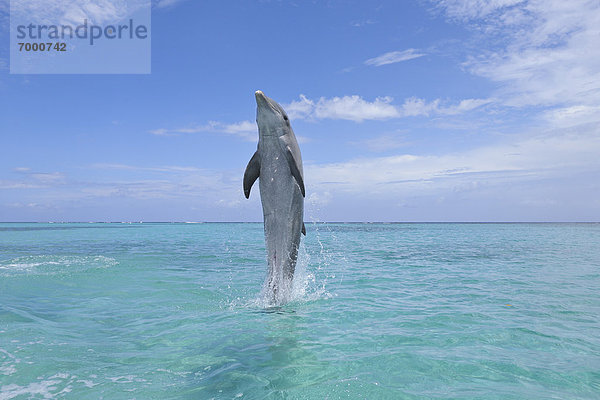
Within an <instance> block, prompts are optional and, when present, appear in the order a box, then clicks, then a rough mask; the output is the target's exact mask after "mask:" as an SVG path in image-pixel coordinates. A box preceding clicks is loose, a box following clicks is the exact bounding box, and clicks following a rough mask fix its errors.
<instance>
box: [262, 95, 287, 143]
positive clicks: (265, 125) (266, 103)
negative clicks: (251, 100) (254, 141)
mask: <svg viewBox="0 0 600 400" xmlns="http://www.w3.org/2000/svg"><path fill="white" fill-rule="evenodd" d="M254 95H255V96H256V123H257V124H258V134H259V139H262V138H265V137H271V136H272V137H279V136H283V135H285V134H286V133H288V132H289V131H290V130H291V129H292V128H291V126H290V119H289V118H288V116H287V114H286V112H285V111H284V109H283V107H281V106H280V105H279V104H277V102H276V101H275V100H272V99H270V98H268V97H267V96H265V94H264V93H263V92H261V91H260V90H257V91H256V92H255V93H254Z"/></svg>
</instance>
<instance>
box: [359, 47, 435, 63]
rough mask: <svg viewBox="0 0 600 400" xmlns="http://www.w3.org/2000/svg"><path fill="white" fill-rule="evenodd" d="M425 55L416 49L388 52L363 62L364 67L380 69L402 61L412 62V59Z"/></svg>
mask: <svg viewBox="0 0 600 400" xmlns="http://www.w3.org/2000/svg"><path fill="white" fill-rule="evenodd" d="M424 55H425V53H421V52H419V50H416V49H408V50H403V51H390V52H388V53H385V54H382V55H380V56H377V57H374V58H369V59H368V60H366V61H365V64H366V65H373V66H375V67H380V66H382V65H387V64H394V63H399V62H402V61H408V60H412V59H414V58H419V57H423V56H424Z"/></svg>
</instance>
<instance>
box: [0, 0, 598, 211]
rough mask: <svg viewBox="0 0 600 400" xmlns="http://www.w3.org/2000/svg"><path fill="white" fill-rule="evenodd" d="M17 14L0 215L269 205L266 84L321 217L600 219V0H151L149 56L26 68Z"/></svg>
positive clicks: (5, 10) (3, 118)
mask: <svg viewBox="0 0 600 400" xmlns="http://www.w3.org/2000/svg"><path fill="white" fill-rule="evenodd" d="M14 1H19V0H14ZM29 1H32V0H29ZM34 1H36V0H34ZM37 1H40V2H42V0H37ZM85 1H86V2H87V3H88V4H92V5H94V4H96V5H98V6H99V7H96V9H100V10H101V9H102V7H103V6H106V3H107V2H110V1H111V0H85ZM114 1H117V0H114ZM44 2H45V3H46V4H47V0H44ZM8 14H9V7H8V1H7V0H0V110H1V111H0V221H261V220H262V209H261V206H260V197H259V192H258V191H253V192H252V195H251V198H250V199H249V200H246V199H245V198H244V194H243V190H242V176H243V173H244V169H245V167H246V164H247V163H248V161H249V160H250V157H251V156H252V154H253V153H254V151H255V150H256V143H257V140H258V133H257V127H256V123H255V118H256V103H255V99H254V91H256V90H259V89H260V90H262V91H263V92H264V93H265V94H267V95H268V96H269V97H271V98H272V99H274V100H275V101H277V102H279V103H280V104H281V105H282V106H283V107H284V108H285V109H286V110H287V112H288V114H289V116H290V120H291V123H292V127H293V129H294V131H295V133H296V136H297V137H298V140H299V143H300V148H301V151H302V158H303V162H304V176H305V179H304V180H305V186H306V199H305V220H306V221H308V222H311V221H397V222H408V221H414V222H419V221H448V222H449V221H489V222H499V221H511V222H516V221H539V222H551V221H600V179H599V177H600V124H599V123H600V46H598V38H599V37H600V1H597V0H595V1H583V0H571V1H568V2H567V1H562V0H543V1H528V0H490V1H483V0H464V1H458V0H430V1H429V0H417V1H395V0H390V1H368V2H366V1H358V0H356V1H353V0H329V1H316V0H315V1H310V2H309V1H287V0H280V1H266V0H263V1H242V0H240V1H234V0H232V1H211V0H202V1H198V0H154V1H153V3H152V26H151V40H152V64H151V73H150V74H140V75H135V74H122V75H119V74H108V75H90V74H79V75H76V74H73V75H69V74H64V75H21V74H10V73H9V40H10V38H9V29H8V18H9V15H8Z"/></svg>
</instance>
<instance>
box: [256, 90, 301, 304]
mask: <svg viewBox="0 0 600 400" xmlns="http://www.w3.org/2000/svg"><path fill="white" fill-rule="evenodd" d="M254 95H255V97H256V123H257V124H258V147H257V149H256V152H255V153H254V155H253V156H252V158H251V159H250V162H249V163H248V166H247V167H246V172H244V195H245V196H246V198H249V197H250V189H251V188H252V185H253V184H254V182H255V181H256V179H258V178H259V177H260V181H259V189H260V200H261V203H262V209H263V218H264V226H265V243H266V246H267V260H268V273H267V280H266V282H265V285H266V290H267V293H268V296H269V301H270V302H271V303H275V304H281V303H285V302H286V301H287V300H288V299H289V296H290V294H291V293H290V292H291V283H292V279H293V277H294V270H295V268H296V259H297V258H298V246H299V245H300V233H303V234H304V235H306V228H305V227H304V196H305V190H304V172H303V170H302V157H301V156H300V147H298V141H297V140H296V136H295V135H294V131H293V130H292V126H291V125H290V119H289V118H288V116H287V114H286V112H285V111H284V109H283V108H282V107H281V106H280V105H279V104H277V102H275V101H274V100H272V99H270V98H268V97H267V96H265V94H264V93H263V92H261V91H260V90H257V91H256V92H255V93H254Z"/></svg>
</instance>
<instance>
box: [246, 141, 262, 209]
mask: <svg viewBox="0 0 600 400" xmlns="http://www.w3.org/2000/svg"><path fill="white" fill-rule="evenodd" d="M258 175H260V157H259V156H258V150H257V151H256V152H255V153H254V155H253V156H252V158H251V159H250V161H249V162H248V166H247V167H246V172H244V195H245V196H246V198H247V199H248V198H250V189H252V185H253V184H254V182H256V179H258Z"/></svg>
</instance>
